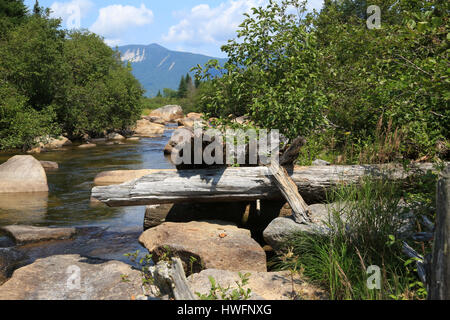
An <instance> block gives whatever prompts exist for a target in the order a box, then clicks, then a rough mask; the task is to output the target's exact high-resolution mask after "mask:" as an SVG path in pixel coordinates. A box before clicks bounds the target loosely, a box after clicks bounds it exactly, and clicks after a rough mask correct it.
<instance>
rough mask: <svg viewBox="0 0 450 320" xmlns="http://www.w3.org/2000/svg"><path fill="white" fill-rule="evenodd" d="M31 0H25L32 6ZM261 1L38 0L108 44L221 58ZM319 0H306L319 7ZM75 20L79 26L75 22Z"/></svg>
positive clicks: (65, 22)
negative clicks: (223, 49) (245, 15)
mask: <svg viewBox="0 0 450 320" xmlns="http://www.w3.org/2000/svg"><path fill="white" fill-rule="evenodd" d="M34 2H35V0H25V4H26V5H27V6H29V7H30V8H32V7H33V5H34ZM264 2H266V0H165V1H164V0H141V1H139V0H137V1H136V0H135V1H131V0H112V1H111V0H109V1H107V0H97V1H94V0H58V1H55V0H40V1H39V4H40V5H41V6H44V7H49V8H51V9H52V10H53V15H54V16H57V17H60V18H62V19H63V23H62V24H63V27H64V28H69V29H70V28H72V27H74V26H80V27H81V28H85V29H89V30H91V31H93V32H95V33H97V34H100V35H101V36H103V37H104V38H105V42H106V43H108V44H109V45H111V46H115V45H119V46H120V45H127V44H143V45H147V44H150V43H158V44H160V45H163V46H164V47H166V48H168V49H171V50H178V51H187V52H194V53H201V54H206V55H210V56H214V57H225V56H224V54H223V53H222V52H221V51H220V47H221V46H222V45H223V44H225V43H226V42H227V40H228V39H231V38H234V35H235V31H236V29H237V26H238V25H239V24H240V23H241V22H242V20H243V17H242V14H243V13H245V12H248V11H249V10H250V8H252V7H255V6H258V5H260V4H263V3H264ZM322 3H323V0H309V3H308V8H309V9H312V8H316V9H319V8H320V7H321V6H322ZM78 24H79V25H78Z"/></svg>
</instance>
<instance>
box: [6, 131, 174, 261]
mask: <svg viewBox="0 0 450 320" xmlns="http://www.w3.org/2000/svg"><path fill="white" fill-rule="evenodd" d="M172 132H173V131H172V130H166V131H165V133H164V135H163V136H162V137H158V138H142V139H141V140H140V141H125V142H124V143H123V144H114V145H107V144H100V143H98V144H97V147H95V148H92V149H79V148H77V147H76V146H71V147H64V149H62V150H58V151H52V152H46V153H41V154H36V155H33V156H34V157H35V158H36V159H38V160H41V161H55V162H57V163H58V164H59V170H57V171H50V172H47V179H48V185H49V189H50V191H49V192H48V194H46V193H45V194H41V193H37V194H3V195H0V226H6V225H11V224H20V225H33V226H45V227H77V228H79V229H78V230H79V232H78V235H77V237H76V238H75V239H74V240H67V241H54V242H48V243H37V244H30V245H25V246H21V247H20V248H19V249H20V250H22V251H24V252H25V253H27V254H28V256H29V257H30V260H31V261H32V260H35V259H37V258H41V257H47V256H50V255H55V254H80V255H82V256H88V257H94V258H101V259H106V260H120V261H124V262H129V261H128V259H127V258H126V257H124V254H125V253H130V252H134V251H136V250H140V251H141V252H144V251H146V250H145V248H143V247H142V246H141V245H140V244H139V243H138V237H139V236H140V234H141V233H142V231H143V226H142V225H143V221H144V214H145V207H142V206H140V207H123V208H109V207H106V206H104V205H102V204H91V201H90V196H91V189H92V187H93V181H94V178H95V176H96V175H97V174H98V173H100V172H102V171H110V170H138V169H170V168H173V165H172V164H171V163H170V162H169V160H168V159H166V158H165V156H164V154H163V149H164V146H165V145H166V143H167V142H168V140H169V138H170V136H171V134H172ZM13 155H14V154H13V153H0V164H1V163H3V162H5V161H6V160H8V159H9V158H10V157H12V156H13ZM7 246H13V243H11V241H10V240H9V239H8V238H7V237H5V236H1V235H0V247H7Z"/></svg>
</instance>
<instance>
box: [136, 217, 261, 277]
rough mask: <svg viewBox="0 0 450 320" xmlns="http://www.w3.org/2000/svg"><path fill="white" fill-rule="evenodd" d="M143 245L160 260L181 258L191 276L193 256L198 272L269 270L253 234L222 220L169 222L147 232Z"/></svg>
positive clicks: (142, 240) (194, 269) (195, 269)
mask: <svg viewBox="0 0 450 320" xmlns="http://www.w3.org/2000/svg"><path fill="white" fill-rule="evenodd" d="M139 242H140V243H141V244H142V245H143V246H145V247H146V248H147V249H148V250H149V251H150V252H151V253H153V257H154V258H156V260H157V261H158V260H159V258H160V257H161V256H163V255H165V254H167V253H170V254H171V255H175V256H178V257H180V259H181V260H182V261H183V263H184V264H185V271H186V272H189V273H190V259H191V257H194V258H196V259H197V260H196V262H195V263H194V264H193V266H192V270H193V271H194V272H198V271H199V270H201V269H203V268H216V269H224V270H232V271H238V270H242V269H247V270H253V271H266V270H267V265H266V254H265V252H264V250H263V249H262V248H261V246H260V245H259V244H258V243H257V242H256V241H255V240H253V239H252V238H251V234H250V231H249V230H246V229H240V228H238V227H237V226H236V225H233V224H230V223H226V222H222V221H192V222H188V223H173V222H165V223H163V224H161V225H159V226H157V227H155V228H152V229H149V230H147V231H145V232H144V233H143V234H142V235H141V236H140V237H139ZM167 251H169V252H167Z"/></svg>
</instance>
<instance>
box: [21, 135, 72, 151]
mask: <svg viewBox="0 0 450 320" xmlns="http://www.w3.org/2000/svg"><path fill="white" fill-rule="evenodd" d="M70 145H72V141H70V140H69V139H68V138H66V137H64V136H59V137H56V138H53V137H50V136H45V137H38V138H36V139H35V147H34V148H32V149H30V150H28V151H27V152H28V153H41V152H43V151H50V150H55V149H60V148H62V147H66V146H70Z"/></svg>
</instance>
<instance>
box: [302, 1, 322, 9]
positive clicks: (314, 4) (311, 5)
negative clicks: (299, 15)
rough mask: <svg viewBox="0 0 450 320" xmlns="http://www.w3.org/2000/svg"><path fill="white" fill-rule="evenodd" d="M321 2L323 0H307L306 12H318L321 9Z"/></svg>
mask: <svg viewBox="0 0 450 320" xmlns="http://www.w3.org/2000/svg"><path fill="white" fill-rule="evenodd" d="M323 2H324V0H308V3H307V4H306V9H308V11H312V10H313V9H316V10H317V11H320V9H322V6H323Z"/></svg>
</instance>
